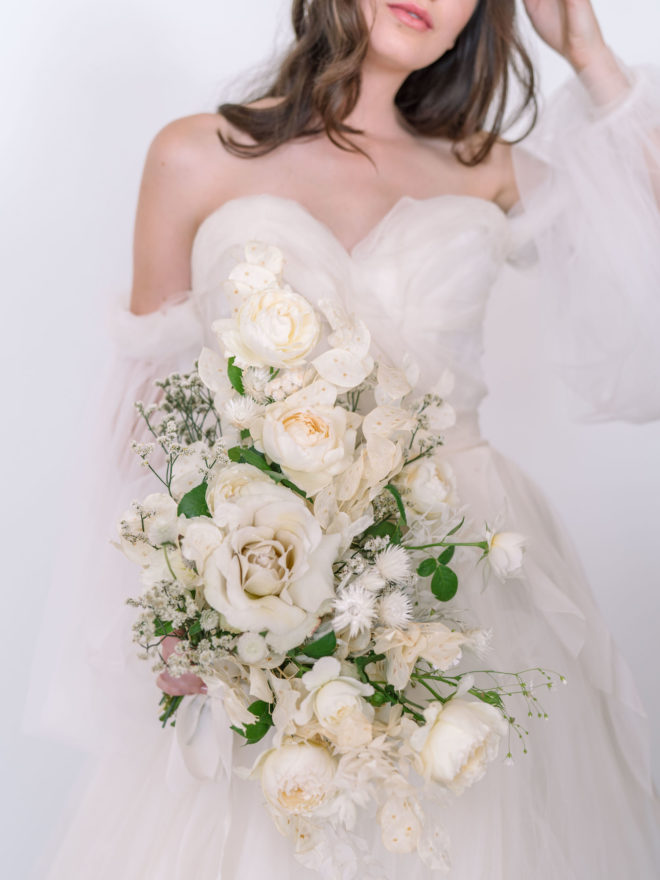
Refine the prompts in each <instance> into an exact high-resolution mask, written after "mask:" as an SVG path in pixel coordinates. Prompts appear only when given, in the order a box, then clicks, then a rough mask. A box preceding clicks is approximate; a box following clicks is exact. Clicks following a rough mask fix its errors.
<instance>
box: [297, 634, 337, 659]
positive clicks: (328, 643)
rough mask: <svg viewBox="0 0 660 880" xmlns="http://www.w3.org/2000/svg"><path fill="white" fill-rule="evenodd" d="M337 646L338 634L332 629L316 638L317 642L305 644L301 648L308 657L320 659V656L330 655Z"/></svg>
mask: <svg viewBox="0 0 660 880" xmlns="http://www.w3.org/2000/svg"><path fill="white" fill-rule="evenodd" d="M336 647H337V636H336V635H335V631H334V630H333V629H331V630H330V632H329V633H326V634H325V635H324V636H322V637H321V638H320V639H316V641H315V642H310V643H309V644H308V645H303V647H302V648H301V649H300V650H301V651H302V653H303V654H306V655H307V656H308V657H313V658H314V659H315V660H318V658H319V657H328V656H329V655H330V654H332V652H333V651H334V650H335V648H336Z"/></svg>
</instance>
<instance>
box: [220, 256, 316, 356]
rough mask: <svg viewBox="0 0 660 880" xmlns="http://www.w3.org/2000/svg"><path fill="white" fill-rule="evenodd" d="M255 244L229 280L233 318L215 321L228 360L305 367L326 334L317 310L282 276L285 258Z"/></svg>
mask: <svg viewBox="0 0 660 880" xmlns="http://www.w3.org/2000/svg"><path fill="white" fill-rule="evenodd" d="M268 250H269V252H270V253H269V254H266V251H265V249H264V248H263V246H259V245H258V243H256V242H252V243H250V245H249V246H248V248H246V258H247V260H246V262H244V263H239V264H238V265H237V266H236V267H235V268H234V269H233V271H232V272H231V273H230V275H229V278H228V280H227V281H226V282H225V290H226V292H227V294H228V297H229V301H230V303H231V304H232V307H233V317H232V318H230V319H219V320H216V321H214V322H213V324H212V329H213V331H214V332H215V333H217V336H218V339H219V341H220V344H221V345H222V346H223V348H224V354H225V357H235V358H236V363H237V365H238V366H240V367H277V368H280V369H288V368H291V367H299V366H302V365H303V364H304V363H305V362H306V358H307V355H308V354H309V353H310V352H311V350H312V349H313V348H314V347H315V345H316V343H317V342H318V340H319V337H320V334H321V325H320V322H319V319H318V317H317V315H316V312H315V311H314V309H313V308H312V307H311V305H310V304H309V303H308V302H307V300H306V299H305V298H304V297H302V296H300V294H299V293H296V292H295V291H293V290H292V289H291V287H290V286H289V285H288V284H285V283H284V282H283V281H282V278H281V270H282V254H281V252H280V251H279V250H278V249H277V248H273V247H271V248H269V249H268Z"/></svg>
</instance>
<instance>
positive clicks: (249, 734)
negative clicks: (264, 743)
mask: <svg viewBox="0 0 660 880" xmlns="http://www.w3.org/2000/svg"><path fill="white" fill-rule="evenodd" d="M272 726H273V724H272V721H271V722H269V721H255V723H254V724H246V725H245V733H244V736H245V739H246V740H247V741H248V744H249V745H253V744H254V743H258V742H259V740H260V739H263V738H264V737H265V736H266V734H267V733H268V731H269V730H270V728H271V727H272Z"/></svg>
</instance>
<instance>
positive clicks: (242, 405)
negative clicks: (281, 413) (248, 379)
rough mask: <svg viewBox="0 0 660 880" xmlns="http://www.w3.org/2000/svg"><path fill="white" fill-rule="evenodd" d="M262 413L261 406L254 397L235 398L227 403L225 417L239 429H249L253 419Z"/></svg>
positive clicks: (224, 409)
mask: <svg viewBox="0 0 660 880" xmlns="http://www.w3.org/2000/svg"><path fill="white" fill-rule="evenodd" d="M259 412H261V406H260V405H259V404H258V403H257V401H256V400H254V399H253V398H252V397H233V398H231V399H230V400H227V401H225V404H224V406H223V407H222V414H223V416H224V417H225V418H226V419H227V420H228V421H229V422H230V423H231V424H232V425H235V426H236V427H237V428H247V427H249V425H250V422H251V421H252V419H253V418H254V417H255V416H256V415H257V413H259Z"/></svg>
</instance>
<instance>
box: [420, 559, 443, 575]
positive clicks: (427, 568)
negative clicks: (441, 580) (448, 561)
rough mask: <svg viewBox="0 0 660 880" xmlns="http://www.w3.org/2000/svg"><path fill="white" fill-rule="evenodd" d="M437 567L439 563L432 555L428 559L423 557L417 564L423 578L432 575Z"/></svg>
mask: <svg viewBox="0 0 660 880" xmlns="http://www.w3.org/2000/svg"><path fill="white" fill-rule="evenodd" d="M437 567H438V563H437V562H436V561H435V559H433V557H432V556H430V557H429V558H428V559H423V560H422V562H420V564H419V565H418V566H417V574H418V575H419V576H420V577H423V578H425V577H430V575H432V574H433V572H434V571H435V570H436V568H437Z"/></svg>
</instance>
